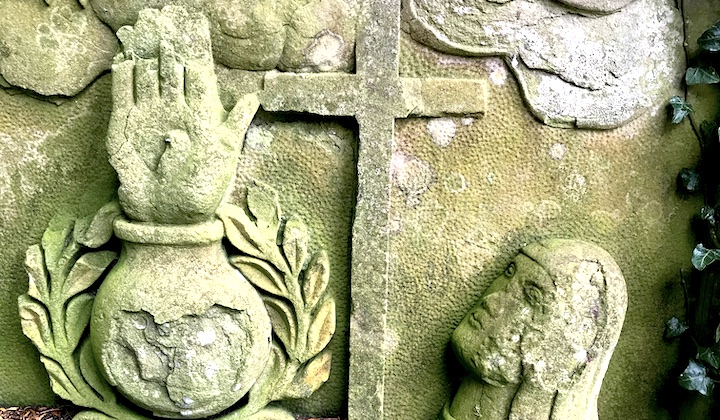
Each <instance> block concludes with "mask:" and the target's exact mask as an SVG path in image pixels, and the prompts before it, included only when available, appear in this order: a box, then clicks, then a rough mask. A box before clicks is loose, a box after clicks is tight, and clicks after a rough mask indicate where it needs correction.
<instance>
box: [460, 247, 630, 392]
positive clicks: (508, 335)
mask: <svg viewBox="0 0 720 420" xmlns="http://www.w3.org/2000/svg"><path fill="white" fill-rule="evenodd" d="M626 307H627V294H626V290H625V281H624V279H623V277H622V274H621V272H620V269H619V268H618V266H617V264H616V263H615V261H613V259H612V257H610V255H609V254H608V253H607V252H605V251H604V250H602V249H601V248H599V247H597V246H595V245H593V244H590V243H587V242H582V241H577V240H560V239H555V240H547V241H541V242H538V243H533V244H531V245H528V246H526V247H524V248H523V249H522V250H521V252H520V253H519V254H518V255H517V257H515V259H514V260H513V261H512V262H511V263H510V265H509V266H508V268H507V269H506V270H505V273H503V275H501V276H500V277H498V278H497V279H496V280H495V281H494V282H493V283H492V284H491V285H490V287H489V288H488V289H487V291H486V292H485V294H484V295H483V296H482V297H481V298H480V300H479V302H478V303H477V304H476V305H475V307H474V308H473V309H472V310H471V311H470V313H468V314H467V315H466V316H465V318H464V319H463V320H462V322H461V323H460V325H459V326H458V327H457V329H456V330H455V332H454V333H453V336H452V345H453V348H454V350H455V353H456V354H457V356H458V358H459V359H460V360H461V362H462V363H463V364H464V365H465V367H466V368H467V369H468V370H469V371H470V372H471V373H472V374H473V375H476V376H478V377H479V378H481V379H483V380H484V381H485V382H487V383H489V384H491V385H495V386H503V385H508V384H523V383H525V384H527V383H529V384H530V385H533V386H534V387H536V388H539V389H543V390H546V391H548V392H556V391H559V390H560V391H562V390H568V389H570V388H571V387H574V386H576V385H578V384H579V383H583V386H582V388H583V389H587V391H590V388H593V390H595V389H596V390H597V391H599V387H600V383H601V382H602V378H603V376H604V373H605V370H606V369H607V364H608V362H609V360H610V356H611V355H612V352H613V350H614V348H615V344H616V343H617V340H618V337H619V335H620V329H621V327H622V323H623V320H624V317H625V310H626ZM595 395H597V394H595Z"/></svg>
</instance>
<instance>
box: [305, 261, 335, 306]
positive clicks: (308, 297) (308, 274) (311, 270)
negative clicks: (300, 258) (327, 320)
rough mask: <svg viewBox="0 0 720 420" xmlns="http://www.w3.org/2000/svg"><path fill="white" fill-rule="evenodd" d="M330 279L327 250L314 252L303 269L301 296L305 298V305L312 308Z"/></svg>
mask: <svg viewBox="0 0 720 420" xmlns="http://www.w3.org/2000/svg"><path fill="white" fill-rule="evenodd" d="M329 281H330V260H329V259H328V255H327V252H325V251H324V250H323V251H320V252H318V253H316V254H315V255H314V256H313V258H312V261H310V264H308V268H307V270H305V281H304V282H303V297H304V298H305V307H306V308H314V307H315V305H317V303H318V301H319V300H320V298H321V297H322V295H323V294H324V293H325V289H326V288H327V285H328V282H329Z"/></svg>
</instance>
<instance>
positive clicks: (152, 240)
mask: <svg viewBox="0 0 720 420" xmlns="http://www.w3.org/2000/svg"><path fill="white" fill-rule="evenodd" d="M113 227H114V231H115V235H116V236H117V237H118V238H120V239H122V240H123V241H125V242H131V243H137V244H147V245H175V246H183V245H185V246H187V245H208V244H212V243H219V242H220V240H221V239H222V238H223V236H224V229H223V224H222V222H221V221H220V220H218V219H215V220H211V221H207V222H202V223H196V224H192V225H162V224H157V223H151V222H134V221H130V220H127V219H122V218H118V219H116V220H115V222H114V223H113Z"/></svg>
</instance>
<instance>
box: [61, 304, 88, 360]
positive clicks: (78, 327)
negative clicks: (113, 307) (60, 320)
mask: <svg viewBox="0 0 720 420" xmlns="http://www.w3.org/2000/svg"><path fill="white" fill-rule="evenodd" d="M92 302H93V296H92V295H91V294H89V293H83V294H82V295H80V296H77V297H75V298H73V299H72V300H70V303H68V306H67V310H66V311H65V333H66V334H67V341H68V346H69V349H75V348H76V347H77V346H78V344H79V343H80V338H81V337H82V335H83V332H85V328H86V327H87V325H88V323H89V322H90V315H91V314H92ZM71 351H72V350H71Z"/></svg>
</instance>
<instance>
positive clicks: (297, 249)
mask: <svg viewBox="0 0 720 420" xmlns="http://www.w3.org/2000/svg"><path fill="white" fill-rule="evenodd" d="M307 245H308V230H307V226H306V225H305V222H303V221H302V219H301V218H300V217H298V216H296V215H292V216H290V218H289V219H288V221H287V222H286V223H285V230H284V231H283V242H282V248H283V252H284V253H285V259H287V262H288V265H289V266H290V271H291V272H292V273H293V274H295V275H297V274H298V273H299V272H300V270H302V267H303V264H305V259H306V258H307Z"/></svg>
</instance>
